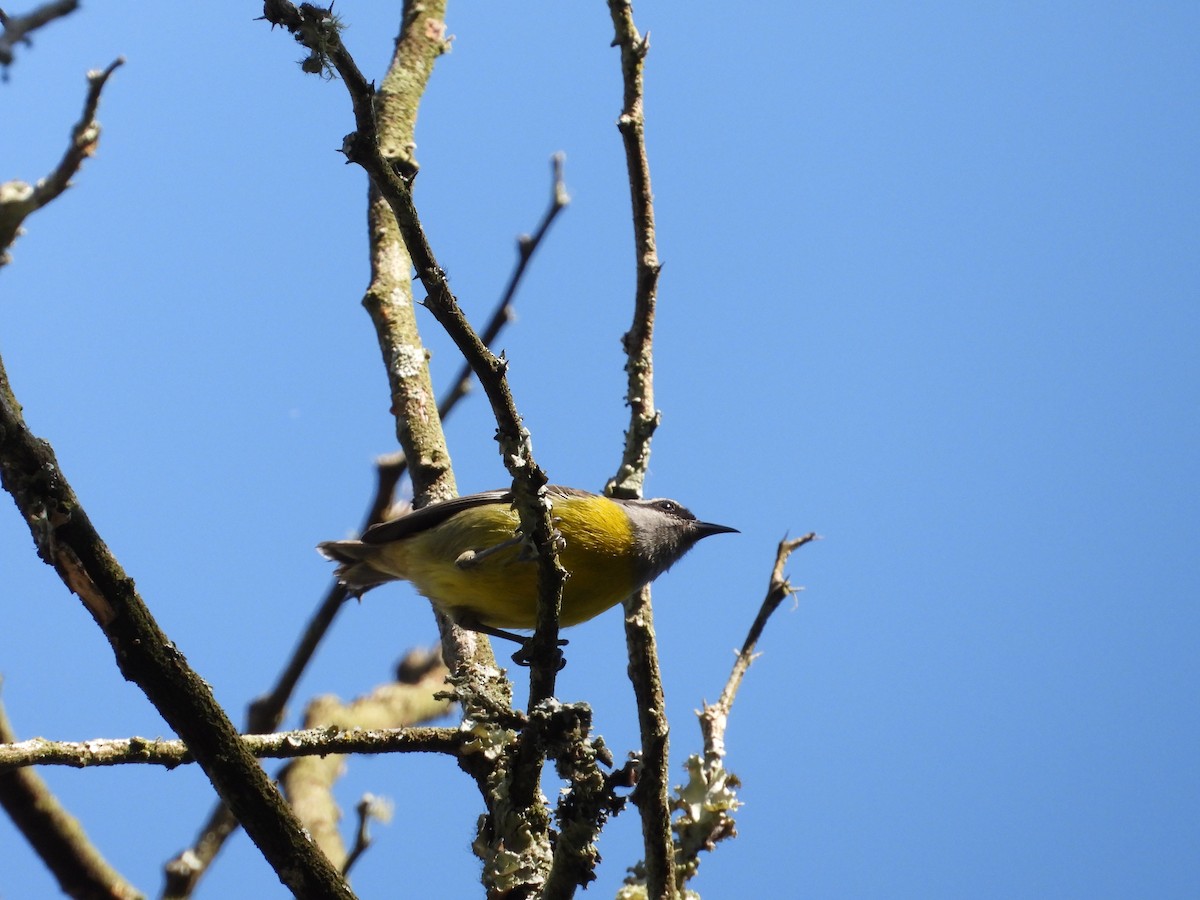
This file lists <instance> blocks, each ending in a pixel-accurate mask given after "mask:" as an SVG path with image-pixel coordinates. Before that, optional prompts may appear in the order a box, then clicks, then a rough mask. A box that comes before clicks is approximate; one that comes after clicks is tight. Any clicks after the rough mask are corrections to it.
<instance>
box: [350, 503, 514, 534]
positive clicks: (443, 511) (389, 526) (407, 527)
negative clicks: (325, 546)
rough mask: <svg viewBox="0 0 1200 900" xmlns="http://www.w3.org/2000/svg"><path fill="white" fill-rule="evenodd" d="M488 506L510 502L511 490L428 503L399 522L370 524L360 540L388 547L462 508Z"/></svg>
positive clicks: (440, 522) (436, 524)
mask: <svg viewBox="0 0 1200 900" xmlns="http://www.w3.org/2000/svg"><path fill="white" fill-rule="evenodd" d="M489 503H506V504H507V503H512V491H484V492H483V493H480V494H467V495H466V496H464V497H453V498H451V499H449V500H443V501H441V502H440V503H430V504H429V505H428V506H422V507H421V508H420V509H414V510H413V511H412V512H410V513H406V514H405V515H403V516H400V518H398V519H392V520H391V521H390V522H380V523H379V524H378V525H372V526H371V527H370V528H368V529H367V530H366V531H364V532H363V535H362V538H360V540H361V541H362V542H363V543H364V544H387V543H389V542H391V541H398V540H400V539H401V538H406V537H409V536H410V535H413V534H417V533H418V532H421V531H425V530H426V529H429V528H436V527H437V526H438V525H441V524H442V523H443V522H445V521H446V520H447V519H449V518H450V517H451V516H453V515H456V514H457V513H460V512H462V511H463V510H465V509H474V508H475V507H476V506H486V505H488V504H489Z"/></svg>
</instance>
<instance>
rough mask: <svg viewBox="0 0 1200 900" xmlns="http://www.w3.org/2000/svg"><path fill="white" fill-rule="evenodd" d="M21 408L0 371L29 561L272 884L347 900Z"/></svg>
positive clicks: (3, 430) (1, 415)
mask: <svg viewBox="0 0 1200 900" xmlns="http://www.w3.org/2000/svg"><path fill="white" fill-rule="evenodd" d="M20 409H21V407H20V405H19V404H18V402H17V399H16V397H15V396H14V395H13V392H12V388H11V387H10V385H9V382H8V376H7V373H6V372H5V371H4V368H3V364H2V363H0V481H2V482H3V486H4V489H5V490H7V491H8V492H9V493H10V494H11V495H12V497H13V499H14V500H15V501H16V504H17V508H18V509H19V510H20V512H21V514H22V516H23V517H24V518H25V521H26V524H27V525H28V526H29V530H30V533H31V535H32V536H33V540H34V544H35V545H36V547H37V551H38V555H39V556H41V557H42V559H43V560H44V561H46V562H47V563H48V564H49V565H52V566H53V567H54V568H55V570H56V571H57V572H58V574H59V576H60V577H61V578H62V580H63V583H64V584H65V585H66V586H67V587H68V588H69V589H70V590H71V591H72V592H73V593H75V594H77V595H78V596H79V598H80V600H81V601H82V602H83V604H84V606H85V607H86V608H87V610H88V612H89V613H91V615H92V616H93V618H94V619H95V620H96V623H97V624H98V625H99V626H100V627H101V629H102V630H103V631H104V634H105V636H106V637H107V638H108V640H109V643H110V644H111V645H112V648H113V652H114V655H115V657H116V662H117V666H118V668H119V669H120V671H121V674H122V675H124V676H125V678H126V679H128V680H129V681H132V682H133V683H135V684H136V685H137V686H138V687H139V688H141V690H142V691H143V692H144V693H145V694H146V697H147V698H148V699H149V700H150V702H151V703H153V704H154V706H155V708H156V709H157V710H158V711H159V713H160V714H161V715H162V717H163V718H164V719H165V720H166V721H167V724H168V725H170V727H171V728H172V729H173V730H174V731H175V733H176V734H178V735H179V736H180V737H182V738H183V740H184V742H185V743H186V744H187V745H188V747H189V749H190V750H191V751H192V752H193V753H194V754H195V755H196V759H197V761H198V762H199V764H200V766H201V768H202V769H204V773H205V775H207V776H208V778H209V780H210V781H211V782H212V784H213V787H214V788H216V791H217V793H218V794H219V795H220V796H221V797H222V798H223V799H224V800H225V802H226V803H228V804H229V805H230V807H231V808H232V809H233V811H234V814H235V815H236V816H237V818H238V820H239V821H240V822H241V823H242V825H243V827H244V828H245V829H246V832H247V834H249V835H250V838H251V839H252V840H253V841H254V842H255V844H257V845H258V848H259V850H260V851H261V852H262V854H263V856H264V857H265V858H266V859H267V861H268V862H269V863H270V864H271V866H272V867H273V868H274V869H275V871H276V873H277V874H278V875H279V878H280V880H281V881H283V882H284V883H285V884H286V885H287V886H288V887H289V888H291V890H292V891H293V892H294V893H296V894H298V895H302V896H318V895H320V896H327V897H346V898H349V897H352V896H353V894H351V892H350V889H349V888H348V887H347V886H346V883H345V881H344V880H343V879H342V877H341V875H340V873H338V872H337V871H336V870H335V869H334V868H333V867H332V866H330V864H329V861H328V860H326V859H324V858H323V857H321V856H320V854H319V853H317V852H315V850H314V848H313V847H312V845H311V843H310V842H309V841H308V840H307V839H306V837H305V835H304V833H303V830H302V829H301V827H300V823H299V822H298V821H297V820H296V817H295V816H294V815H292V813H291V811H290V810H289V809H288V808H287V805H286V804H285V803H284V802H283V798H282V797H281V796H280V795H279V792H278V791H277V790H276V789H275V786H274V785H273V784H272V783H271V781H270V779H268V778H267V775H266V773H265V772H264V771H263V770H262V767H261V766H260V765H259V764H258V761H257V760H256V759H255V758H254V757H253V756H252V755H251V754H250V753H249V752H247V751H246V749H245V748H244V747H243V746H242V744H241V742H240V741H239V736H238V733H237V731H236V730H235V729H234V727H233V723H232V722H230V721H229V717H228V716H226V715H225V711H224V710H223V709H222V708H221V706H220V705H219V704H218V703H217V701H216V699H215V698H214V697H213V694H212V689H211V688H210V687H209V686H208V684H207V683H205V681H204V680H203V679H201V678H200V676H199V675H197V674H196V672H195V671H193V670H192V669H191V668H190V667H189V666H188V664H187V662H186V660H185V659H184V658H183V655H182V654H181V653H180V652H179V651H178V650H177V649H176V647H175V645H174V644H173V643H172V642H171V641H170V640H169V639H168V638H167V636H166V635H165V634H163V632H162V630H161V629H160V628H159V627H158V623H157V622H156V621H155V620H154V617H153V616H152V615H151V614H150V610H149V609H148V608H147V606H146V604H145V602H144V601H143V600H142V598H141V597H140V596H139V595H138V593H137V591H136V590H135V589H134V587H133V580H132V579H131V578H130V577H129V576H128V575H127V574H126V573H125V571H124V570H123V569H122V568H121V566H120V564H119V563H118V562H117V560H116V559H115V558H114V557H113V556H112V554H111V553H110V552H109V550H108V547H107V546H106V545H105V543H104V542H103V540H101V538H100V535H99V534H97V533H96V531H95V529H94V528H93V527H92V524H91V521H90V520H89V518H88V516H87V514H86V513H85V512H84V509H83V506H82V505H81V504H80V502H79V499H78V498H77V497H76V496H75V493H74V491H73V490H72V489H71V486H70V485H69V484H68V483H67V480H66V478H65V476H64V475H63V472H62V469H61V468H60V467H59V464H58V460H57V459H56V458H55V456H54V452H53V450H52V449H51V448H50V445H49V444H48V443H46V442H45V441H42V440H39V439H38V438H36V437H35V436H34V435H33V434H32V433H31V432H30V431H29V429H28V428H27V427H26V425H25V422H24V419H23V418H22V416H21V412H20Z"/></svg>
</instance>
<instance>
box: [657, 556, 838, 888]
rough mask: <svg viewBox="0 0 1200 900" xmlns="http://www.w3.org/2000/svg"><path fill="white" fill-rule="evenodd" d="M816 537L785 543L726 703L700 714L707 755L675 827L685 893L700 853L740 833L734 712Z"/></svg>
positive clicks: (692, 767) (724, 694)
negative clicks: (730, 734) (732, 750)
mask: <svg viewBox="0 0 1200 900" xmlns="http://www.w3.org/2000/svg"><path fill="white" fill-rule="evenodd" d="M816 538H817V536H816V534H812V533H810V534H806V535H804V536H803V537H800V538H796V539H795V540H792V541H788V540H784V541H780V543H779V549H778V551H777V553H776V555H775V566H774V568H773V569H772V572H771V583H770V585H769V586H768V588H767V595H766V597H765V598H764V599H763V602H762V606H761V607H759V610H758V615H757V616H755V618H754V623H753V624H752V625H751V626H750V631H749V633H748V634H747V635H746V640H745V641H744V642H743V643H742V649H741V650H740V651H739V652H738V655H737V659H736V660H735V661H734V663H733V670H732V671H731V672H730V674H729V680H728V681H727V682H726V684H725V688H724V690H722V691H721V696H720V699H718V700H717V702H716V703H711V704H709V703H706V704H704V709H703V710H701V711H700V712H699V713H697V715H698V716H699V717H700V731H701V733H702V734H703V736H704V755H703V757H701V756H699V755H695V754H693V755H692V756H690V757H689V758H688V760H687V772H688V780H687V783H686V784H685V785H684V786H682V787H680V788H679V789H678V790H677V794H678V797H677V799H676V801H675V807H676V809H678V810H680V813H681V814H680V816H679V817H678V818H676V820H675V821H674V823H673V825H672V827H673V828H674V830H675V833H676V835H677V836H678V841H677V846H678V857H677V859H676V877H677V879H678V881H679V885H678V886H679V889H680V890H683V885H684V884H685V883H686V882H687V881H688V880H689V879H690V878H692V877H693V876H694V875H695V874H696V872H697V871H698V869H699V867H700V851H702V850H713V849H714V848H715V847H716V845H717V843H718V842H720V841H723V840H725V839H727V838H731V837H735V836H736V835H737V828H736V826H735V823H734V819H733V812H734V811H735V810H736V809H737V808H738V807H739V806H741V801H740V800H739V799H738V797H737V789H738V787H739V786H740V784H739V782H738V779H737V776H735V775H733V774H732V773H731V772H729V771H728V770H727V769H726V768H725V729H726V726H727V725H728V723H729V713H730V711H731V710H732V708H733V701H734V697H736V696H737V691H738V688H739V687H740V686H741V683H742V678H743V677H744V676H745V674H746V670H747V669H749V668H750V663H752V662H753V661H754V657H755V654H754V648H755V647H756V646H757V645H758V639H759V638H760V637H761V636H762V632H763V629H764V628H765V627H766V625H767V620H768V619H769V618H770V617H771V615H772V614H773V613H774V612H775V610H776V609H778V608H779V605H780V604H781V603H782V602H783V601H784V599H786V598H787V597H790V596H792V595H793V594H795V593H796V592H797V591H798V588H794V587H792V585H791V583H790V582H789V581H788V579H787V577H786V576H785V575H784V573H783V568H784V566H785V565H786V564H787V560H788V557H789V556H790V555H791V553H792V551H793V550H796V549H797V548H799V547H802V546H804V545H805V544H807V543H809V542H810V541H814V540H816Z"/></svg>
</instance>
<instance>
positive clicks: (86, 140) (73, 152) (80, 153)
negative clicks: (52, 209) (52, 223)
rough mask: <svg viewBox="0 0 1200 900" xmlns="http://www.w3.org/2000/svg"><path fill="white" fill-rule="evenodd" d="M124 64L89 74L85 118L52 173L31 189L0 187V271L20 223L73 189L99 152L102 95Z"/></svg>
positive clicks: (14, 184) (121, 59)
mask: <svg viewBox="0 0 1200 900" xmlns="http://www.w3.org/2000/svg"><path fill="white" fill-rule="evenodd" d="M124 63H125V58H124V57H118V58H117V59H116V60H115V61H114V62H112V63H110V64H109V66H108V68H107V69H103V70H101V71H99V72H95V71H93V72H88V76H87V79H88V92H87V97H86V98H85V99H84V103H83V115H82V116H80V118H79V121H78V122H76V123H75V126H74V127H73V128H72V129H71V142H70V143H69V144H68V145H67V150H66V152H65V153H64V154H63V158H62V159H61V160H59V163H58V165H57V166H56V167H55V168H54V171H53V172H51V173H50V174H49V175H47V176H46V177H45V178H43V179H41V180H40V181H39V182H38V183H37V184H35V185H32V186H31V185H29V184H26V183H25V182H24V181H8V182H5V183H4V184H0V267H3V266H4V265H5V264H6V263H8V262H9V260H10V257H9V254H8V248H9V247H11V246H12V244H13V241H15V240H16V239H17V236H18V235H19V234H20V233H21V223H22V222H24V221H25V219H26V218H27V217H28V216H29V215H31V214H32V213H34V212H37V210H39V209H41V208H42V207H43V206H45V205H46V204H47V203H50V202H51V201H52V200H54V199H55V198H56V197H58V196H59V195H60V194H61V193H62V192H63V191H65V190H66V189H67V188H68V187H70V186H71V178H72V177H73V176H74V175H75V173H76V172H78V171H79V167H80V166H82V165H83V161H84V160H85V159H87V158H88V157H89V156H91V155H92V154H93V153H95V152H96V146H97V144H98V143H99V142H100V123H99V122H97V121H96V109H97V107H99V105H100V92H101V91H102V90H104V85H105V84H106V83H107V82H108V77H109V76H110V75H112V73H113V72H114V71H116V69H117V67H118V66H121V65H123V64H124Z"/></svg>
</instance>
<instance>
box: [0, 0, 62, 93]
mask: <svg viewBox="0 0 1200 900" xmlns="http://www.w3.org/2000/svg"><path fill="white" fill-rule="evenodd" d="M78 7H79V0H55V2H52V3H43V4H42V5H41V6H39V7H38V8H37V9H35V10H33V12H28V13H26V14H25V15H23V16H10V15H6V14H5V13H4V11H3V10H0V25H3V26H4V33H3V34H0V66H2V67H4V68H8V67H9V66H10V65H12V61H13V48H14V47H15V46H17V44H26V45H30V44H31V43H32V42H31V41H30V40H29V35H30V34H32V33H33V32H34V31H36V30H37V29H39V28H41V27H42V26H43V25H48V24H49V23H51V22H53V21H54V20H55V19H61V18H62V17H63V16H67V15H70V14H71V13H73V12H75V10H76V9H77V8H78ZM5 77H6V78H7V73H5Z"/></svg>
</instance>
